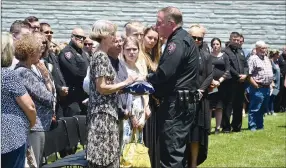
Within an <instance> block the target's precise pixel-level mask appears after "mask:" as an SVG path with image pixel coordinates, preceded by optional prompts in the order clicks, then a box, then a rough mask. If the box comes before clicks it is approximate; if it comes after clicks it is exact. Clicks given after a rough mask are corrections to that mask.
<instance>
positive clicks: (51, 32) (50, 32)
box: [44, 31, 54, 34]
mask: <svg viewBox="0 0 286 168" xmlns="http://www.w3.org/2000/svg"><path fill="white" fill-rule="evenodd" d="M44 33H45V34H54V32H53V31H45V32H44Z"/></svg>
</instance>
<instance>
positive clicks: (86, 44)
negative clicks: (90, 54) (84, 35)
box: [84, 43, 93, 46]
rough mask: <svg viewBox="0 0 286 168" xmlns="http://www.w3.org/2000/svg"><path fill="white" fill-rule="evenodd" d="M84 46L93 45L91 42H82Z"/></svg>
mask: <svg viewBox="0 0 286 168" xmlns="http://www.w3.org/2000/svg"><path fill="white" fill-rule="evenodd" d="M84 46H93V43H84Z"/></svg>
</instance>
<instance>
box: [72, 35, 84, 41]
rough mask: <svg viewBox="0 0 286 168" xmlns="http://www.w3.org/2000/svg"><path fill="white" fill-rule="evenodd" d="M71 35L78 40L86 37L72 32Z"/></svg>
mask: <svg viewBox="0 0 286 168" xmlns="http://www.w3.org/2000/svg"><path fill="white" fill-rule="evenodd" d="M72 36H73V37H75V38H76V39H78V40H85V39H86V37H85V36H81V35H77V34H73V35H72Z"/></svg>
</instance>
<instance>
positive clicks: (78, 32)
mask: <svg viewBox="0 0 286 168" xmlns="http://www.w3.org/2000/svg"><path fill="white" fill-rule="evenodd" d="M85 38H86V37H85V35H84V31H83V30H82V29H80V28H75V29H74V30H73V31H72V35H71V41H70V43H69V45H67V46H66V47H65V48H64V49H63V50H62V51H61V53H60V54H59V63H60V67H61V70H62V73H63V76H64V78H65V81H66V85H67V87H68V95H67V97H66V100H65V107H64V116H65V117H69V116H74V115H78V114H82V115H85V114H86V110H87V107H86V106H85V105H84V104H82V101H83V100H85V99H86V98H87V97H88V96H87V94H86V93H85V92H84V90H83V88H82V86H83V80H84V78H85V76H86V73H87V67H88V65H89V61H88V56H87V55H86V52H84V51H83V49H82V48H83V42H84V40H85Z"/></svg>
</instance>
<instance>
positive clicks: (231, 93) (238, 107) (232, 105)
mask: <svg viewBox="0 0 286 168" xmlns="http://www.w3.org/2000/svg"><path fill="white" fill-rule="evenodd" d="M225 82H228V83H227V85H228V86H229V87H227V88H225V92H226V93H227V95H226V96H225V98H224V100H223V106H224V108H223V113H222V123H221V127H222V129H223V130H224V131H231V128H232V129H233V131H236V132H237V131H240V130H241V126H242V109H243V100H244V90H245V88H244V83H240V82H238V81H234V80H230V81H225ZM231 112H232V122H231V123H230V116H231Z"/></svg>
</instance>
